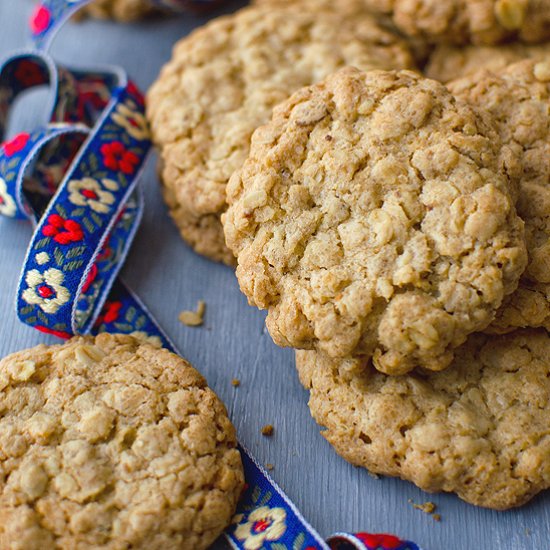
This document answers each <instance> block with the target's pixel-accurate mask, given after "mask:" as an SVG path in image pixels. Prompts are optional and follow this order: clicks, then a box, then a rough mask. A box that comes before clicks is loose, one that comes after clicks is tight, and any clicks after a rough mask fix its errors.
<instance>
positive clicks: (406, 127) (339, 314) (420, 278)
mask: <svg viewBox="0 0 550 550" xmlns="http://www.w3.org/2000/svg"><path fill="white" fill-rule="evenodd" d="M484 120H485V118H484V117H482V116H480V115H479V113H478V112H477V111H475V110H473V109H472V108H471V107H470V106H468V105H467V104H465V103H462V102H459V101H456V100H455V99H454V98H453V96H452V95H451V94H450V93H449V92H448V90H447V89H446V88H445V87H444V86H443V85H442V84H439V83H438V82H436V81H434V80H429V79H426V78H423V77H421V76H419V75H417V74H416V73H412V72H410V71H401V72H395V71H391V72H386V71H369V72H366V73H362V72H360V71H357V70H354V69H344V70H342V71H340V72H338V73H336V74H334V75H331V76H330V77H328V78H327V79H326V80H325V81H324V82H323V83H320V84H318V85H315V86H311V87H309V88H304V89H302V90H300V91H298V92H296V93H295V94H294V95H293V96H291V98H290V99H289V100H288V101H286V102H285V103H283V104H281V105H280V106H278V107H277V108H276V109H275V110H274V115H273V119H272V121H271V122H270V123H269V124H268V125H266V126H264V127H262V128H259V129H258V130H257V131H256V132H255V133H254V135H253V137H252V146H251V151H250V155H249V158H248V159H247V161H246V162H245V164H244V165H243V168H242V169H241V170H240V171H237V172H236V173H235V174H234V175H233V177H232V178H231V180H230V183H229V185H228V188H227V192H228V195H227V196H228V202H229V205H230V207H229V209H228V211H227V213H226V214H225V215H224V218H223V220H224V224H225V234H226V239H227V244H228V245H229V247H230V248H231V249H232V250H233V252H234V253H235V255H236V256H237V257H238V264H239V265H238V267H237V277H238V279H239V283H240V286H241V290H242V291H243V292H244V294H245V295H246V296H247V297H248V299H249V302H250V303H251V304H254V305H256V306H258V307H259V308H261V309H267V310H268V316H267V321H266V323H267V327H268V329H269V331H270V333H271V336H272V337H273V339H274V341H275V342H276V343H277V344H279V345H283V346H292V347H296V348H303V349H313V348H316V349H319V350H321V351H323V352H325V353H327V354H328V355H330V356H331V357H346V356H349V355H353V356H361V355H365V356H371V355H374V364H375V366H376V368H378V369H379V370H381V371H383V372H387V373H391V374H401V373H404V372H407V371H408V370H410V369H412V368H414V367H416V366H422V367H425V368H427V369H431V370H441V369H443V368H445V367H446V366H447V365H448V364H449V363H450V362H451V360H452V355H453V349H454V348H455V347H457V346H458V345H460V344H462V343H463V342H464V340H465V339H466V337H467V335H468V334H469V333H471V332H474V331H478V330H481V329H483V328H485V327H486V326H487V325H488V324H489V323H490V322H491V321H492V319H493V317H494V314H495V311H496V309H497V308H498V307H499V306H500V304H501V302H502V300H503V298H504V296H505V295H507V294H509V293H511V292H512V291H513V290H515V288H516V287H517V283H518V280H519V277H520V274H521V272H522V271H523V269H524V268H525V263H526V251H525V243H524V237H523V224H522V222H521V220H520V219H519V218H518V217H517V215H516V212H515V209H514V205H513V200H512V199H511V197H510V189H509V180H508V178H507V177H506V176H505V175H504V173H503V172H502V171H501V170H500V169H499V166H498V152H499V149H500V142H499V139H498V136H497V134H496V132H495V131H494V130H493V129H492V127H489V126H488V125H487V124H486V122H485V121H484Z"/></svg>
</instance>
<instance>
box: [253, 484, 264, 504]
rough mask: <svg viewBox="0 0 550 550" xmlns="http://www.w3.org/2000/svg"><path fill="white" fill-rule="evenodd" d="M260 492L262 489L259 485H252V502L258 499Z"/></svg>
mask: <svg viewBox="0 0 550 550" xmlns="http://www.w3.org/2000/svg"><path fill="white" fill-rule="evenodd" d="M261 494H262V490H261V489H260V486H259V485H256V487H254V490H253V491H252V497H251V498H252V502H254V504H255V503H256V502H258V499H259V498H260V496H261Z"/></svg>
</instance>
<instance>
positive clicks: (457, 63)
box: [423, 42, 550, 82]
mask: <svg viewBox="0 0 550 550" xmlns="http://www.w3.org/2000/svg"><path fill="white" fill-rule="evenodd" d="M549 55H550V44H540V45H528V44H521V43H519V42H516V43H514V44H504V45H501V46H465V47H463V48H457V47H453V46H446V45H443V46H438V47H437V48H436V49H435V50H434V51H433V52H432V54H431V55H430V58H429V60H428V63H427V65H426V67H425V68H424V71H423V72H424V74H425V75H426V76H427V77H429V78H434V79H435V80H439V81H441V82H449V81H450V80H455V79H457V78H462V77H464V76H467V75H470V74H472V73H476V72H478V71H479V70H481V69H487V70H489V71H499V70H501V69H503V68H504V67H507V66H508V65H511V64H513V63H516V62H518V61H521V60H523V59H527V58H530V59H538V60H542V59H544V58H545V57H548V56H549Z"/></svg>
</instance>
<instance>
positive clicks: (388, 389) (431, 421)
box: [296, 330, 550, 509]
mask: <svg viewBox="0 0 550 550" xmlns="http://www.w3.org/2000/svg"><path fill="white" fill-rule="evenodd" d="M296 365H297V367H298V372H299V374H300V380H301V381H302V383H303V385H304V386H305V387H306V388H307V389H309V390H310V399H309V407H310V410H311V414H312V416H313V418H314V419H315V420H316V421H317V422H318V423H319V424H320V425H321V426H323V427H324V428H325V430H323V431H322V432H321V433H322V434H323V436H324V437H325V438H326V439H327V440H328V442H329V443H330V444H331V445H332V446H333V447H334V449H335V450H336V452H337V453H338V454H340V455H341V456H342V457H343V458H345V459H346V460H348V461H349V462H351V463H352V464H355V465H357V466H363V467H365V468H367V469H368V470H370V471H371V472H373V473H378V474H382V475H389V476H398V477H401V478H402V479H406V480H409V481H412V482H413V483H415V484H416V485H418V487H420V488H421V489H424V490H426V491H449V492H455V493H457V494H458V496H459V497H460V498H462V499H464V500H465V501H467V502H470V503H472V504H476V505H478V506H486V507H489V508H495V509H506V508H510V507H512V506H519V505H521V504H523V503H525V502H526V501H528V500H529V499H530V498H531V497H533V496H534V495H535V494H537V493H538V492H539V491H542V490H543V489H546V488H548V487H550V437H548V436H549V435H550V428H549V426H550V338H549V336H548V334H547V333H546V332H545V331H538V332H537V331H535V330H527V331H523V332H517V333H514V334H513V335H509V336H508V337H497V336H486V335H480V334H476V335H472V336H471V337H470V338H469V340H468V342H467V343H466V344H465V345H464V346H463V347H461V348H460V349H459V350H458V351H457V353H456V356H455V360H454V362H453V367H452V368H450V369H447V370H446V371H444V372H438V373H429V374H426V373H424V374H421V373H416V374H409V375H405V376H400V377H388V376H385V375H384V374H381V373H379V372H377V371H376V370H375V369H374V368H372V365H370V364H364V363H361V362H360V361H358V360H351V359H348V360H343V361H342V360H341V361H337V360H331V359H329V358H327V357H326V356H323V355H322V354H319V353H317V352H315V351H298V352H297V353H296Z"/></svg>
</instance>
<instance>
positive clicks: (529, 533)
mask: <svg viewBox="0 0 550 550" xmlns="http://www.w3.org/2000/svg"><path fill="white" fill-rule="evenodd" d="M31 8H32V3H31V2H30V0H0V56H1V57H3V56H4V55H6V54H7V53H8V52H9V51H11V50H14V49H19V48H21V47H23V46H25V28H26V27H25V22H26V19H27V17H28V15H29V13H30V11H31ZM231 8H233V9H234V8H235V5H232V6H231ZM203 21H204V19H203V18H197V17H181V18H174V19H171V20H156V21H151V22H147V23H144V24H140V25H132V26H120V25H115V24H112V23H108V22H91V21H89V22H85V23H82V24H78V25H75V24H71V25H68V26H67V27H66V28H65V29H64V30H63V31H62V33H61V34H60V36H59V37H58V39H57V40H56V42H55V44H54V48H53V53H54V55H55V56H56V58H57V59H58V60H61V61H64V62H66V63H69V64H74V65H79V66H86V65H97V64H105V63H112V64H117V65H122V66H124V67H125V68H126V70H127V71H128V72H129V73H130V75H132V77H133V78H134V79H135V80H136V82H137V84H138V85H139V86H141V87H142V88H146V87H147V86H148V85H149V84H150V83H151V82H152V81H153V79H154V78H155V77H156V75H157V73H158V71H159V68H160V66H161V64H162V63H163V62H164V61H166V60H167V59H168V57H169V56H170V50H171V46H172V44H173V43H174V42H175V41H176V40H177V39H178V38H180V37H181V36H183V35H185V34H187V33H188V32H189V31H190V30H191V29H192V28H193V27H195V26H197V25H199V24H201V23H202V22H203ZM38 100H39V98H36V97H35V98H34V102H33V104H29V105H30V106H29V108H27V103H28V100H23V101H25V102H26V103H25V108H23V109H21V108H20V109H18V113H19V115H20V116H19V117H17V120H16V121H14V123H13V131H15V130H16V129H19V127H20V125H21V124H23V123H24V124H25V126H26V127H32V123H33V121H34V120H35V118H34V116H35V115H36V116H37V119H36V120H39V121H42V120H43V114H41V113H39V112H38V113H39V114H37V109H36V108H35V109H32V106H33V105H36V102H37V101H38ZM143 183H144V187H145V191H146V204H147V208H146V213H145V217H144V221H143V224H142V226H141V228H140V231H139V233H138V236H137V239H136V242H135V244H134V246H133V249H132V251H131V253H130V257H129V259H128V262H127V264H126V266H125V268H124V278H125V279H126V280H127V281H128V282H129V283H130V286H132V288H133V289H134V290H135V291H136V292H137V293H138V294H139V295H140V296H141V298H142V299H143V300H144V301H145V302H146V303H147V304H148V305H149V307H150V309H151V310H152V312H153V313H154V314H155V315H156V317H157V319H158V320H159V322H160V323H161V324H162V325H163V326H164V328H165V329H166V331H167V332H168V333H169V334H170V336H171V337H172V338H173V339H174V341H175V342H176V344H177V345H178V346H179V349H180V350H181V351H182V353H183V354H184V355H185V356H186V357H187V359H189V360H190V361H191V362H192V363H193V364H194V365H195V366H196V367H197V368H198V369H199V370H200V371H201V372H202V373H203V374H204V375H205V376H206V378H207V379H208V381H209V383H210V385H211V386H212V388H213V389H214V390H215V391H216V392H217V393H218V394H219V395H220V397H221V398H222V399H223V400H224V402H225V403H226V405H227V408H228V410H229V412H230V414H231V417H232V419H233V421H234V423H235V425H236V427H237V431H238V434H239V438H240V440H241V441H242V442H243V443H244V445H245V446H247V447H248V448H249V449H250V450H251V451H252V452H253V453H254V454H255V456H256V457H257V458H258V460H259V461H260V462H261V463H263V464H266V463H272V464H274V465H275V469H274V470H273V477H274V478H275V480H276V481H277V482H278V483H279V484H280V485H281V486H282V487H283V488H284V489H285V490H286V491H287V493H288V495H289V496H290V498H292V499H293V500H294V502H295V503H296V505H297V506H298V507H299V509H300V510H301V511H302V512H303V514H304V515H305V516H306V517H307V518H308V520H309V521H310V522H311V523H312V525H313V526H314V527H316V528H317V529H318V530H319V531H320V532H321V534H323V535H328V534H329V533H331V532H334V531H337V530H348V531H355V530H369V531H372V532H392V533H395V534H398V535H400V536H402V537H406V538H410V539H412V540H415V541H416V542H418V543H419V544H420V545H421V546H422V547H423V548H424V550H459V549H466V548H467V549H474V548H475V549H478V548H479V549H483V550H490V549H495V550H497V549H498V550H501V549H514V550H527V549H537V550H543V549H546V548H549V547H550V543H549V542H548V541H549V540H550V513H549V512H550V493H547V494H545V495H542V496H539V497H537V498H535V499H534V500H533V501H532V502H531V503H530V504H528V505H527V506H525V507H523V508H521V509H518V510H515V511H509V512H504V513H503V512H493V511H490V510H483V509H477V508H475V507H473V506H470V505H468V504H465V503H463V502H462V501H460V500H459V499H458V498H456V497H455V496H454V495H428V494H426V493H424V492H422V491H420V490H418V489H417V488H416V487H414V486H413V485H412V484H410V483H407V482H404V481H401V480H397V479H374V478H373V477H371V476H369V475H368V474H367V472H366V471H364V470H361V469H357V468H354V467H353V466H351V465H349V464H347V463H346V462H344V461H343V460H342V459H340V458H339V457H338V456H337V455H336V454H335V453H334V452H333V451H332V449H331V447H330V446H329V445H328V443H326V442H325V440H324V439H323V438H322V437H321V436H320V435H319V430H318V428H317V426H316V424H315V423H314V422H313V420H312V419H311V417H310V415H309V411H308V408H307V392H305V391H304V390H303V389H302V388H301V386H300V384H299V382H298V378H297V376H296V373H295V370H294V364H293V363H294V359H293V353H292V351H291V350H288V349H287V350H283V349H279V348H277V347H276V346H275V345H274V344H273V343H272V342H271V339H270V338H269V335H268V334H266V332H265V330H264V327H263V315H262V314H261V313H260V312H258V311H256V310H254V309H252V308H250V307H249V306H248V305H247V304H246V300H245V298H244V297H243V296H242V295H241V294H240V292H239V289H238V285H237V282H236V280H235V277H234V275H233V273H232V271H231V270H230V269H229V268H227V267H224V266H221V265H218V264H213V263H211V262H209V261H207V260H205V259H203V258H200V257H198V256H197V255H195V254H193V253H192V252H191V251H190V249H188V248H187V247H186V246H185V244H184V243H183V242H182V241H181V240H180V238H179V235H178V232H177V230H176V229H175V227H174V225H173V224H172V222H171V220H170V219H169V218H168V215H167V211H166V208H165V206H164V204H163V202H162V199H161V197H160V193H159V189H158V183H157V179H156V170H155V161H154V159H151V161H150V163H149V165H148V170H147V172H146V175H145V178H144V182H143ZM30 234H31V229H30V225H29V224H26V223H25V222H12V221H10V220H7V219H3V218H0V265H1V270H0V312H1V313H0V334H1V338H0V355H5V354H7V353H9V352H12V351H15V350H18V349H22V348H25V347H29V346H32V345H35V344H38V343H40V342H54V341H55V340H54V339H53V338H48V337H46V336H45V335H42V334H40V333H38V332H36V331H34V330H33V329H30V328H27V327H25V326H23V325H22V324H20V323H19V322H18V321H17V319H16V316H15V312H14V306H13V301H14V295H15V289H16V285H17V279H18V275H19V270H20V266H21V262H22V260H23V257H24V253H25V248H26V246H27V243H28V241H29V238H30ZM199 299H202V300H204V301H205V302H206V304H207V310H206V317H205V319H206V323H205V325H204V326H203V327H201V328H189V327H184V326H182V325H181V324H180V323H179V322H178V314H179V312H180V311H181V310H184V309H194V308H195V306H196V303H197V300H199ZM233 378H239V379H240V380H241V385H240V386H239V387H238V388H234V387H233V386H232V385H231V380H232V379H233ZM268 423H269V424H273V425H274V427H275V434H274V436H273V437H271V438H266V437H264V436H262V435H261V434H260V430H261V427H262V426H263V425H265V424H268ZM407 499H413V500H414V501H415V502H424V501H426V500H431V501H433V502H435V503H436V504H437V506H438V511H439V512H440V513H441V515H442V521H441V523H436V522H434V520H433V519H432V518H431V517H430V516H427V515H425V514H423V513H422V512H420V511H418V510H414V509H413V508H412V507H411V505H410V504H409V503H408V502H407ZM216 547H217V548H222V547H224V544H223V543H221V542H220V543H219V544H218V545H217V546H216Z"/></svg>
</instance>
